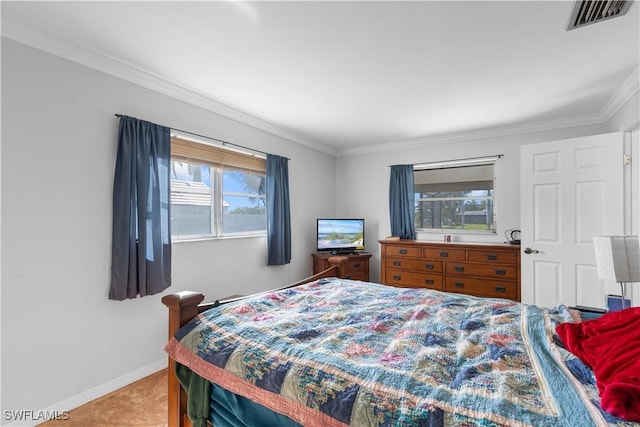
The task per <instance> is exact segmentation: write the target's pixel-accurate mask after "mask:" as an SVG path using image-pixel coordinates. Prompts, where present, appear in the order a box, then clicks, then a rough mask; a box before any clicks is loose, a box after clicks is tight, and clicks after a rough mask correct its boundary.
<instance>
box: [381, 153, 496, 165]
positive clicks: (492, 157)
mask: <svg viewBox="0 0 640 427" xmlns="http://www.w3.org/2000/svg"><path fill="white" fill-rule="evenodd" d="M503 156H504V154H494V155H490V156H480V157H466V158H463V159H452V160H438V161H435V162H425V163H417V164H414V165H413V166H414V167H418V168H419V167H420V166H423V167H425V168H427V167H433V166H445V167H446V166H456V165H465V164H472V163H474V162H476V161H480V160H486V161H489V160H498V159H499V158H500V157H503ZM391 166H393V165H389V167H391Z"/></svg>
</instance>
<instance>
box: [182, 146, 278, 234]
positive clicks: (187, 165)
mask: <svg viewBox="0 0 640 427" xmlns="http://www.w3.org/2000/svg"><path fill="white" fill-rule="evenodd" d="M266 230H267V200H266V161H265V160H264V159H263V158H260V157H257V156H253V155H250V154H245V153H239V152H236V151H232V150H228V149H226V148H220V147H215V146H211V145H207V144H203V143H198V142H193V141H188V140H185V139H181V138H175V137H174V138H172V139H171V236H172V238H177V239H190V238H202V237H225V236H243V235H255V234H264V233H266Z"/></svg>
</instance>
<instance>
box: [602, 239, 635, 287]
mask: <svg viewBox="0 0 640 427" xmlns="http://www.w3.org/2000/svg"><path fill="white" fill-rule="evenodd" d="M593 245H594V247H595V250H596V264H597V266H598V277H599V278H600V279H601V280H611V281H613V282H618V283H632V282H640V246H639V242H638V236H598V237H594V238H593Z"/></svg>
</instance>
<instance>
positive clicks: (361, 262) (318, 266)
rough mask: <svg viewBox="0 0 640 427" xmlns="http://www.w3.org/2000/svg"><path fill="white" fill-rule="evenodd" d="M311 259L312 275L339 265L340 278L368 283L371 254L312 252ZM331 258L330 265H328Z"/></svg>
mask: <svg viewBox="0 0 640 427" xmlns="http://www.w3.org/2000/svg"><path fill="white" fill-rule="evenodd" d="M311 257H312V258H313V274H316V273H319V272H321V271H323V270H326V269H327V268H329V267H330V266H331V265H335V264H339V265H340V277H341V278H343V279H352V280H362V281H363V282H368V281H369V258H371V254H370V253H368V252H354V251H349V253H344V254H336V255H334V254H332V253H331V252H314V253H312V254H311ZM329 258H331V265H330V263H329Z"/></svg>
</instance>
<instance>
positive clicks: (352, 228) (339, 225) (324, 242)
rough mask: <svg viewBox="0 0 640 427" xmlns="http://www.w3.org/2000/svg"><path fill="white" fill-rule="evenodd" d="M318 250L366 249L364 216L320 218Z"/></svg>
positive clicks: (345, 250) (338, 251)
mask: <svg viewBox="0 0 640 427" xmlns="http://www.w3.org/2000/svg"><path fill="white" fill-rule="evenodd" d="M316 235H317V237H318V239H317V241H318V245H317V249H318V251H331V252H335V253H350V252H354V251H356V250H362V249H364V219H363V218H318V226H317V234H316Z"/></svg>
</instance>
